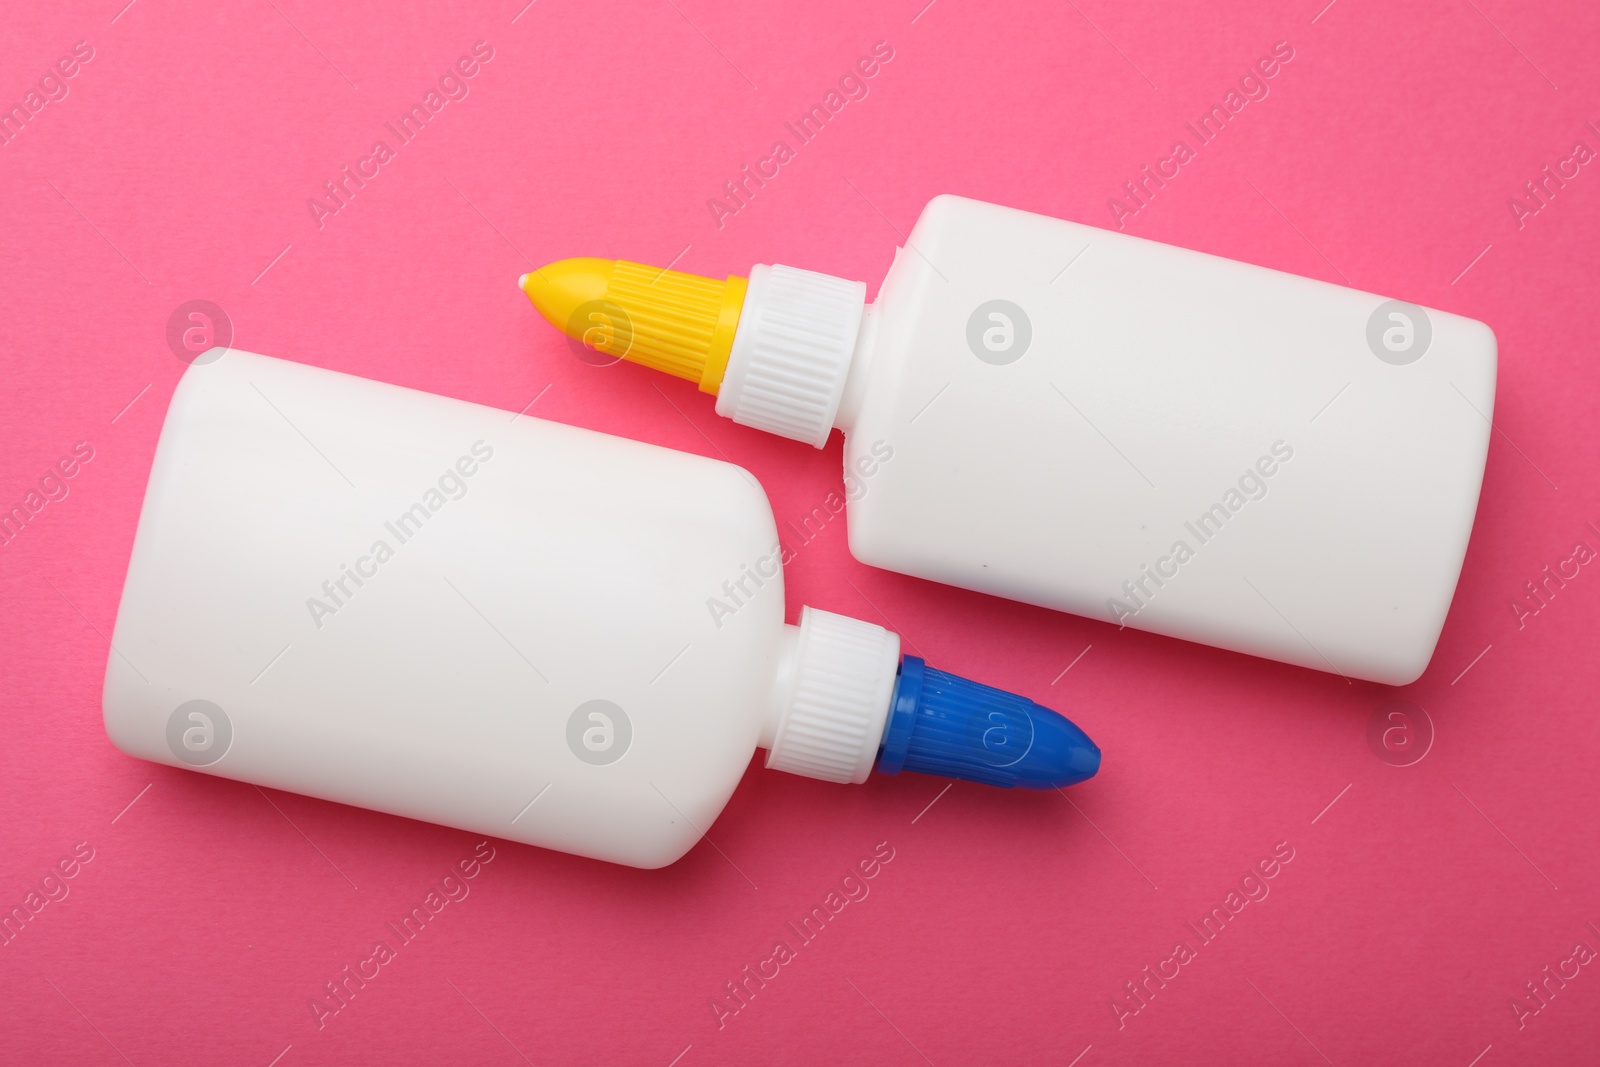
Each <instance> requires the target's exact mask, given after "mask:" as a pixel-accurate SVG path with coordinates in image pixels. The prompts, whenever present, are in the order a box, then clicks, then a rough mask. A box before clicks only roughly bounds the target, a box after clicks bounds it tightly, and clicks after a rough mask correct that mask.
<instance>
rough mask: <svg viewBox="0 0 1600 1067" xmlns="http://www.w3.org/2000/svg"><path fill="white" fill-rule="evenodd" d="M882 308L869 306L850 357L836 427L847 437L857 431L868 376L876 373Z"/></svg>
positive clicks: (863, 312)
mask: <svg viewBox="0 0 1600 1067" xmlns="http://www.w3.org/2000/svg"><path fill="white" fill-rule="evenodd" d="M878 325H879V311H878V305H876V304H868V305H867V306H866V307H865V308H864V309H862V313H861V329H860V331H859V332H858V333H857V334H856V345H855V351H854V352H853V353H852V354H851V357H850V369H849V371H848V372H847V373H846V374H845V379H844V393H843V394H842V395H841V396H840V397H839V410H838V411H837V412H836V413H835V414H834V416H833V424H834V425H835V426H837V427H838V428H839V429H841V430H843V431H844V432H845V433H849V432H850V431H851V430H853V429H855V425H856V416H857V415H859V414H860V412H861V403H862V400H863V398H865V396H866V393H867V376H868V375H869V374H870V373H871V372H872V354H873V348H874V347H875V346H876V345H877V342H878Z"/></svg>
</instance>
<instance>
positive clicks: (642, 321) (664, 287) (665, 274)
mask: <svg viewBox="0 0 1600 1067" xmlns="http://www.w3.org/2000/svg"><path fill="white" fill-rule="evenodd" d="M517 284H518V285H519V286H520V287H521V289H522V291H523V292H524V293H527V294H528V299H529V300H531V301H533V306H534V307H536V308H538V309H539V314H541V315H543V316H544V317H545V321H547V322H548V323H550V325H552V326H554V327H555V328H556V329H558V330H560V331H561V332H563V333H565V334H566V335H567V336H568V337H571V338H573V339H574V340H576V341H579V342H581V343H583V344H585V345H587V346H588V347H590V348H592V349H594V350H595V351H597V352H604V353H606V354H607V355H611V356H617V357H620V358H622V359H626V360H629V361H631V362H633V363H641V364H643V365H644V366H646V367H654V368H655V369H656V370H662V371H666V372H667V373H668V374H675V375H677V376H678V377H679V378H687V379H689V380H690V381H691V382H696V383H698V384H699V386H700V388H701V390H702V391H703V392H707V393H711V394H713V395H715V394H716V392H717V389H718V388H719V387H720V386H721V385H722V376H723V373H724V372H725V371H726V370H727V368H728V353H729V352H731V351H732V350H733V336H734V333H735V331H736V330H737V329H738V326H739V312H740V310H741V309H742V308H743V306H744V297H745V288H746V282H745V279H743V278H739V277H731V276H730V277H729V278H728V279H727V280H726V281H720V282H719V281H715V280H713V279H711V278H702V277H700V276H699V275H698V274H684V273H682V272H680V271H675V270H663V269H662V268H660V267H647V266H645V265H644V264H642V263H629V262H628V261H626V260H621V259H563V260H559V261H557V262H555V263H550V264H548V265H546V266H544V267H540V268H539V269H538V270H535V271H533V272H531V273H529V274H524V275H523V276H522V277H521V279H520V280H519V281H518V283H517Z"/></svg>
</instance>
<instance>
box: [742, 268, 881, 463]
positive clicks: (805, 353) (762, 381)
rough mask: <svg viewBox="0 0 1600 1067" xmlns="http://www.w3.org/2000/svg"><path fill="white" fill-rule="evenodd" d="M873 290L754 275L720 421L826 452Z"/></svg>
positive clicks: (814, 276)
mask: <svg viewBox="0 0 1600 1067" xmlns="http://www.w3.org/2000/svg"><path fill="white" fill-rule="evenodd" d="M866 295H867V287H866V284H865V283H863V282H851V281H846V280H844V279H843V278H835V277H833V276H832V275H828V274H818V273H816V272H814V271H808V270H799V269H797V268H795V267H784V266H767V265H765V264H761V265H757V266H756V267H753V268H751V271H750V280H749V285H748V287H747V288H746V291H745V298H744V306H743V308H742V309H741V310H740V313H739V326H738V329H737V331H736V332H735V334H734V338H733V347H732V349H731V351H730V352H729V354H728V366H727V370H726V372H725V373H724V374H723V377H722V382H721V385H720V386H719V387H718V390H717V414H719V415H723V416H726V417H728V418H731V419H732V420H733V421H734V422H737V423H739V424H741V425H743V426H750V427H754V428H755V429H758V430H766V431H768V432H770V433H775V434H779V435H780V436H783V437H789V438H792V439H794V440H796V441H805V442H806V443H807V444H810V445H812V446H814V447H816V448H821V447H822V446H823V445H825V444H826V443H827V441H828V435H829V434H830V433H831V432H832V430H833V427H834V425H835V422H836V420H837V418H838V414H839V410H840V407H841V404H842V402H843V400H844V396H845V393H846V386H847V384H848V382H849V379H850V377H851V366H852V364H853V363H854V361H855V354H856V352H857V350H858V348H859V345H860V341H861V336H862V332H863V331H862V321H863V318H864V313H865V310H866Z"/></svg>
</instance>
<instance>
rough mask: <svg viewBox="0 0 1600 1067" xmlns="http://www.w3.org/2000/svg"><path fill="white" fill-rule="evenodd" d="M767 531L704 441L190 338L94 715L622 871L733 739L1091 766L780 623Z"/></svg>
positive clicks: (1012, 709)
mask: <svg viewBox="0 0 1600 1067" xmlns="http://www.w3.org/2000/svg"><path fill="white" fill-rule="evenodd" d="M777 542H778V534H777V530H776V527H775V525H774V522H773V517H772V511H771V508H770V507H769V505H768V504H767V500H766V496H765V494H764V493H763V492H762V491H761V489H760V487H759V486H758V485H757V484H756V483H755V481H754V480H753V479H752V478H751V477H750V476H749V475H748V474H746V473H745V472H744V471H742V470H740V469H739V468H737V467H735V466H733V465H731V464H728V463H721V462H717V461H714V460H709V459H704V458H702V457H699V456H693V455H689V454H686V453H681V452H674V451H671V450H669V449H664V448H658V447H655V446H652V445H645V444H640V443H638V442H634V441H626V440H622V439H620V438H616V437H611V436H607V435H605V434H599V433H595V432H592V431H589V430H582V429H577V428H575V427H570V426H563V425H560V424H557V423H551V422H546V421H543V420H540V419H534V418H528V417H525V416H521V417H519V416H516V415H513V414H511V413H509V412H505V411H499V410H496V409H493V408H486V407H481V406H479V405H476V404H469V403H465V402H462V401H458V400H450V399H446V398H444V397H439V396H433V395H430V394H427V393H420V392H416V391H413V390H409V389H403V388H400V387H398V386H393V385H385V384H381V383H378V382H372V381H368V380H365V379H362V378H356V377H351V376H349V375H344V374H338V373H335V372H332V371H326V370H320V369H317V368H314V367H309V366H303V365H301V364H296V363H288V362H283V361H280V360H275V359H269V358H267V357H265V356H257V355H251V354H249V353H245V352H239V351H226V352H225V351H224V350H222V349H214V350H212V352H210V353H207V354H206V355H205V356H202V357H201V358H200V359H198V360H196V361H195V364H194V365H193V366H191V367H190V368H189V369H188V370H187V371H186V372H185V374H184V378H183V380H182V382H181V383H180V384H179V386H178V389H177V392H176V394H175V395H174V397H173V399H172V404H171V407H170V409H169V410H168V413H167V418H166V423H165V425H164V427H163V429H162V433H161V440H160V443H159V445H158V447H157V450H156V457H155V462H154V466H153V469H152V471H151V474H150V484H149V488H148V490H147V492H146V496H145V502H144V509H143V512H142V514H141V516H140V520H139V529H138V533H137V535H136V537H135V541H134V547H133V556H132V561H131V563H130V565H129V568H128V577H127V583H126V586H125V588H124V590H123V595H122V602H121V605H120V608H119V610H118V614H117V623H116V630H115V634H114V637H113V641H112V645H113V649H112V652H111V654H110V657H109V662H108V665H107V669H106V682H105V694H104V707H105V723H106V730H107V732H108V733H109V734H110V736H111V739H112V741H113V742H115V743H116V745H117V746H118V747H119V748H121V749H122V750H123V751H124V752H127V753H129V754H130V755H134V756H139V757H141V758H144V759H149V760H154V761H157V762H160V763H166V764H170V765H173V766H179V767H191V768H194V769H198V770H201V771H204V772H206V773H209V774H217V775H222V776H224V777H229V778H235V779H239V780H241V781H246V782H254V783H258V784H260V785H265V786H271V787H274V788H278V789H286V790H292V791H295V792H299V793H305V794H309V795H312V796H317V797H323V798H326V799H329V800H335V801H342V802H344V803H347V804H355V805H360V806H363V807H369V808H375V809H378V810H381V811H386V812H391V813H394V814H397V815H405V816H410V817H412V818H416V819H424V820H428V821H432V822H439V823H445V824H448V825H451V826H457V827H461V828H463V829H468V830H471V831H474V832H476V833H481V834H488V835H493V836H498V837H502V838H508V839H511V840H515V841H522V842H526V843H529V844H535V845H544V846H547V847H550V848H556V849H561V850H563V851H567V852H574V853H578V854H580V855H584V856H592V857H595V858H597V859H603V860H611V861H614V862H617V863H626V864H631V865H633V866H638V867H659V866H662V865H664V864H667V863H671V862H672V861H673V860H675V859H677V858H678V857H680V856H681V855H683V854H684V852H686V851H687V850H688V849H689V848H690V847H691V846H692V845H694V843H695V842H696V841H697V840H699V838H700V836H701V834H702V833H704V832H705V830H706V829H707V827H709V826H710V825H711V822H712V821H713V820H714V819H715V818H716V817H717V814H718V812H720V811H721V810H722V807H723V805H724V804H725V803H726V802H727V800H728V797H729V796H730V795H731V794H732V792H733V789H734V786H735V784H737V782H738V780H739V778H740V776H741V775H742V774H743V773H744V771H745V768H746V767H747V765H748V764H749V761H750V757H751V755H752V754H753V753H754V751H755V749H756V747H757V746H758V745H759V746H760V747H763V748H765V749H767V751H768V757H767V765H768V766H770V767H775V768H778V769H781V770H786V771H792V772H794V773H797V774H804V775H809V776H811V777H815V778H822V779H825V780H828V781H837V782H860V781H863V780H864V779H865V778H866V777H867V775H868V773H869V771H870V770H871V769H872V768H873V767H874V766H875V765H876V767H877V769H878V770H880V771H885V772H888V773H895V772H898V771H899V770H901V769H907V770H921V771H928V772H931V773H937V774H943V775H947V776H952V777H963V778H969V779H972V780H975V781H982V782H988V783H991V784H995V785H1018V786H1024V787H1034V788H1045V787H1050V786H1056V785H1067V784H1071V783H1072V782H1076V781H1081V780H1082V779H1084V778H1087V777H1089V776H1090V775H1092V774H1093V773H1094V772H1095V770H1096V769H1097V768H1098V766H1099V761H1100V753H1099V750H1098V749H1097V748H1095V746H1094V745H1093V744H1092V743H1091V742H1090V741H1089V740H1088V738H1087V737H1085V736H1084V735H1083V733H1082V732H1081V731H1079V730H1078V729H1077V727H1075V726H1073V725H1072V724H1071V723H1070V722H1068V721H1067V720H1066V719H1064V718H1062V717H1061V716H1059V715H1057V714H1055V713H1054V712H1052V711H1048V710H1046V709H1044V708H1041V707H1038V706H1037V705H1034V704H1033V703H1032V702H1031V701H1028V700H1027V699H1025V698H1023V697H1019V696H1015V695H1013V694H1010V693H1005V692H1002V691H1000V690H996V689H990V688H988V687H986V686H981V685H978V684H976V683H973V682H969V681H966V680H965V679H961V678H957V677H955V676H952V675H947V674H943V673H942V672H939V671H936V670H934V669H932V668H930V667H927V666H926V665H924V664H923V663H922V662H921V661H920V660H919V659H917V658H916V657H913V656H905V657H902V656H901V655H900V647H899V646H900V641H899V638H898V637H897V636H896V635H894V634H892V633H890V632H888V631H887V630H885V629H883V628H882V627H880V626H875V625H872V624H871V623H866V622H860V621H857V620H854V619H849V618H845V617H843V616H840V615H834V614H831V613H828V612H824V611H816V610H813V609H809V608H807V609H805V610H804V611H802V613H801V616H800V623H799V625H798V626H792V625H785V624H784V605H783V575H782V571H781V569H780V567H779V556H778V552H777V547H776V546H777ZM730 588H731V589H733V590H736V591H737V594H736V595H732V602H733V603H734V604H736V605H737V606H736V609H735V610H734V611H733V612H732V613H731V614H730V613H728V612H726V611H721V610H718V611H713V610H711V609H710V604H711V602H712V601H713V600H715V601H717V602H718V603H720V604H722V605H726V604H727V603H728V602H729V599H730V593H729V589H730Z"/></svg>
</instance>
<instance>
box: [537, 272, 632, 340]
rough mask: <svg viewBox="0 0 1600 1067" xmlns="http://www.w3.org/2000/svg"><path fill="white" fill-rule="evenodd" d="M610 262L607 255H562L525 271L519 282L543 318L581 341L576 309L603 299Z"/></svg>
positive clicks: (581, 336)
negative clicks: (581, 257)
mask: <svg viewBox="0 0 1600 1067" xmlns="http://www.w3.org/2000/svg"><path fill="white" fill-rule="evenodd" d="M613 264H614V261H613V260H609V259H561V260H557V261H556V262H554V263H547V264H545V265H544V266H542V267H539V268H537V269H536V270H534V271H533V272H531V273H529V274H524V275H523V276H522V277H521V279H519V281H518V284H519V285H520V286H521V288H522V291H523V292H524V293H526V294H528V299H529V300H531V301H533V306H534V307H535V308H537V309H538V311H539V314H541V315H543V316H544V319H545V321H546V322H548V323H549V324H550V325H552V326H554V327H555V328H556V329H558V330H560V331H561V332H562V333H565V334H567V335H568V336H569V337H573V338H576V339H577V340H580V341H582V340H583V339H584V338H583V333H584V330H585V329H586V327H585V326H584V325H583V323H582V321H581V319H582V318H583V316H581V315H579V313H578V312H579V309H580V308H581V307H582V306H583V305H584V304H588V303H592V302H594V301H597V300H603V299H605V296H606V290H607V289H608V288H609V287H610V284H611V268H612V266H613Z"/></svg>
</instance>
